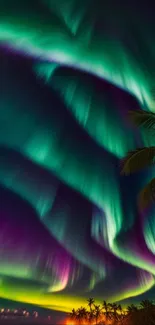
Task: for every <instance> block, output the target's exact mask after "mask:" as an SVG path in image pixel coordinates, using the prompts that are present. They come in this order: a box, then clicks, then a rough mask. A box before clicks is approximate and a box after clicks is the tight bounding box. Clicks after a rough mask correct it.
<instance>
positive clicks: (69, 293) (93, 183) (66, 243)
mask: <svg viewBox="0 0 155 325" xmlns="http://www.w3.org/2000/svg"><path fill="white" fill-rule="evenodd" d="M32 2H33V3H32ZM112 8H113V9H112ZM154 12H155V5H153V4H152V3H151V2H150V5H148V1H147V2H146V1H143V3H142V4H141V7H140V8H139V6H138V1H130V2H128V1H127V2H125V3H124V4H123V3H121V4H119V6H118V4H117V6H115V4H114V1H111V0H108V1H104V4H103V2H102V1H101V0H95V1H94V0H82V1H81V0H78V1H77V0H66V1H63V0H59V1H56V0H34V1H32V0H31V1H30V0H27V1H26V0H21V1H17V0H14V1H12V0H5V1H3V0H0V197H1V199H0V298H3V299H5V298H6V299H10V300H13V301H16V302H24V303H31V304H34V305H37V306H41V307H45V308H50V309H53V310H58V311H63V312H66V311H67V312H68V311H70V309H71V308H72V307H73V305H74V307H75V308H77V307H80V306H81V304H83V305H84V304H85V301H86V298H89V297H94V298H95V299H96V301H98V302H99V301H100V300H103V299H107V300H108V301H123V303H124V304H126V303H128V301H139V300H140V299H142V297H147V298H149V297H151V298H152V297H153V295H154V294H155V289H154V285H155V280H154V276H155V256H154V254H155V230H154V225H155V219H154V212H155V211H154V209H153V208H152V209H150V210H149V211H148V213H147V216H146V215H142V214H141V213H140V212H139V211H138V207H137V203H136V202H137V193H138V191H139V189H140V188H141V186H142V185H144V184H146V183H147V182H148V180H149V179H151V177H152V174H153V173H154V168H151V169H149V170H144V171H142V172H139V173H137V174H134V175H132V176H128V177H125V176H121V175H120V159H121V158H123V157H124V156H125V155H126V153H127V152H128V151H129V150H132V149H135V148H136V147H137V146H140V145H142V144H144V145H146V144H152V142H153V141H152V138H151V137H148V136H146V135H145V132H144V131H140V130H137V129H136V128H135V127H134V126H133V125H132V124H131V123H130V122H129V120H128V116H127V115H128V114H127V113H128V110H129V109H131V108H132V109H135V110H136V109H138V108H143V109H146V110H150V111H154V110H155V105H154V100H153V96H152V89H154V87H155V83H154V80H155V78H154V74H155V72H154V57H155V49H154V42H153V40H154V30H155V21H154V15H153V13H154ZM144 22H145V23H144Z"/></svg>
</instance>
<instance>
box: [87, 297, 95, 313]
mask: <svg viewBox="0 0 155 325" xmlns="http://www.w3.org/2000/svg"><path fill="white" fill-rule="evenodd" d="M87 302H88V306H89V308H90V311H91V310H92V306H94V303H95V300H94V298H89V299H88V300H87Z"/></svg>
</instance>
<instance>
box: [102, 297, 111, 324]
mask: <svg viewBox="0 0 155 325" xmlns="http://www.w3.org/2000/svg"><path fill="white" fill-rule="evenodd" d="M102 306H103V309H104V316H105V318H106V320H111V305H110V304H109V303H107V302H106V301H105V300H104V301H103V303H102Z"/></svg>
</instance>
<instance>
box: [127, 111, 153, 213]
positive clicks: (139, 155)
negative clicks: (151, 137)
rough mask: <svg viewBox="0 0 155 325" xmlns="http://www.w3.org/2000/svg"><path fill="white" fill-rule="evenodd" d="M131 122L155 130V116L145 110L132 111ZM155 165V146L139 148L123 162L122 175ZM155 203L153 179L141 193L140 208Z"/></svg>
mask: <svg viewBox="0 0 155 325" xmlns="http://www.w3.org/2000/svg"><path fill="white" fill-rule="evenodd" d="M129 117H130V119H131V121H132V122H133V123H134V124H135V125H137V126H139V127H143V128H145V129H148V130H149V129H150V130H152V131H153V130H155V114H154V113H150V112H146V111H143V110H137V111H130V112H129ZM154 163H155V146H154V147H143V148H137V149H136V150H134V151H131V152H129V153H128V154H127V156H126V157H125V158H124V159H123V160H122V165H123V166H122V171H121V173H122V174H125V175H129V174H131V173H134V172H137V171H139V170H141V169H144V168H146V167H148V166H152V165H154ZM154 201H155V178H153V179H152V180H151V181H150V182H149V183H148V184H147V185H146V186H145V187H144V188H143V189H142V190H141V192H140V194H139V198H138V204H139V208H140V209H141V210H143V209H145V208H147V207H148V206H149V204H150V203H153V202H154Z"/></svg>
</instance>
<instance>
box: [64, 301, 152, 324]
mask: <svg viewBox="0 0 155 325" xmlns="http://www.w3.org/2000/svg"><path fill="white" fill-rule="evenodd" d="M87 302H88V307H87V308H85V307H80V308H78V309H77V310H75V309H74V308H73V309H72V312H71V313H70V314H69V319H70V324H71V325H72V324H73V325H76V324H77V325H78V324H79V325H80V324H81V325H85V324H90V325H107V324H111V325H155V304H154V302H153V301H150V300H143V301H142V302H141V303H140V305H139V306H136V305H133V304H132V305H130V306H128V307H127V308H123V307H122V306H121V305H120V304H116V303H108V302H106V301H103V303H102V305H97V304H96V303H95V300H94V299H93V298H89V299H88V300H87Z"/></svg>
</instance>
